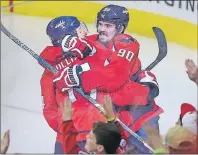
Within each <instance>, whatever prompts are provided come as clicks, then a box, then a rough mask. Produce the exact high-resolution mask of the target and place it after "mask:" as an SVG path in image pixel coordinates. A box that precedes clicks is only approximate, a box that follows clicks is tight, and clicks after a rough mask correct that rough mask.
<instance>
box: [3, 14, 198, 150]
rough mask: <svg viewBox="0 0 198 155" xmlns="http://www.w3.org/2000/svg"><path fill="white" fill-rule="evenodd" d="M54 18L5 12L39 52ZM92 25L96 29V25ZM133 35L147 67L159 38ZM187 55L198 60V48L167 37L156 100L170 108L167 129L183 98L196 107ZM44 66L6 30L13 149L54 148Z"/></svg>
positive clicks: (6, 93) (9, 24)
mask: <svg viewBox="0 0 198 155" xmlns="http://www.w3.org/2000/svg"><path fill="white" fill-rule="evenodd" d="M50 20H51V18H39V17H28V16H21V15H11V14H3V16H2V22H3V24H4V25H5V26H6V28H7V29H8V30H9V31H10V32H11V33H13V34H14V35H15V36H16V37H18V38H19V39H20V40H21V41H22V42H24V43H25V44H26V45H27V46H28V47H30V48H31V49H33V50H34V51H35V52H36V53H38V54H39V53H40V52H41V51H42V50H43V49H44V48H45V47H46V46H47V45H49V44H50V41H49V38H48V37H47V35H46V33H45V28H46V25H47V23H48V22H49V21H50ZM140 26H141V25H140ZM88 27H89V30H90V31H91V32H92V33H94V32H95V28H94V25H88ZM151 31H152V30H151ZM132 35H133V36H134V37H135V38H136V39H137V40H138V41H139V42H140V44H141V50H140V58H141V60H142V64H143V67H146V66H147V65H148V64H149V63H151V62H152V61H153V60H154V59H155V57H156V55H157V53H158V47H157V42H156V39H149V38H146V37H142V36H138V35H136V34H132ZM175 35H177V34H175ZM186 37H189V36H186ZM187 58H191V59H193V60H194V61H195V62H196V63H197V61H196V59H197V52H196V50H192V49H189V48H186V47H183V46H180V45H177V44H174V43H170V42H168V55H167V57H166V58H165V59H164V60H163V61H162V62H161V63H160V64H159V65H158V66H157V67H155V68H154V69H153V70H152V71H153V72H154V73H155V74H156V76H157V78H158V81H159V85H160V95H159V97H158V98H157V100H156V102H157V104H158V105H160V106H161V107H162V108H163V109H164V111H165V112H164V113H163V114H162V115H161V118H160V130H161V134H163V135H164V134H165V133H166V132H167V130H168V128H170V127H171V126H173V125H174V123H175V122H176V121H177V119H178V116H179V111H180V105H181V104H182V103H185V102H187V103H192V104H193V105H194V106H196V107H197V86H196V85H195V84H194V83H193V82H191V81H190V80H189V79H188V77H187V75H186V72H185V70H186V69H185V65H184V61H185V59H187ZM42 72H43V68H42V67H41V66H40V65H39V64H38V63H37V61H36V60H35V59H34V58H33V57H32V56H31V55H29V54H28V53H27V52H26V51H24V50H23V49H21V48H20V47H19V46H17V45H16V44H15V43H14V42H13V41H11V40H10V39H9V38H8V37H7V36H5V35H4V34H3V33H1V135H3V133H4V132H5V131H6V130H7V129H10V133H11V143H10V148H9V150H8V153H53V150H54V142H55V136H56V135H55V133H54V132H53V130H52V129H51V128H50V127H49V126H48V125H47V123H46V121H45V120H44V118H43V115H42V100H41V94H40V81H39V80H40V77H41V75H42Z"/></svg>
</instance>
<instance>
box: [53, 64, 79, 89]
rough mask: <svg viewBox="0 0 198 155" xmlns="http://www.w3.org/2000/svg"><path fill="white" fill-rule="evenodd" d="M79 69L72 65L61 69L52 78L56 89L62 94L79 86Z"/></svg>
mask: <svg viewBox="0 0 198 155" xmlns="http://www.w3.org/2000/svg"><path fill="white" fill-rule="evenodd" d="M81 70H82V69H81V67H80V66H78V65H74V66H71V67H66V68H63V69H61V70H60V71H59V72H58V73H57V74H56V75H55V76H54V78H53V82H55V83H56V87H57V88H58V89H59V90H61V91H62V92H64V91H66V90H69V89H70V88H72V87H77V86H79V85H80V78H79V77H80V76H79V75H80V72H81Z"/></svg>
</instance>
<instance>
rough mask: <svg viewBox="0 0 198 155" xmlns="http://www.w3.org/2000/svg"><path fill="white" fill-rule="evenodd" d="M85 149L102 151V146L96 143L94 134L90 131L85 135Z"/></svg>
mask: <svg viewBox="0 0 198 155" xmlns="http://www.w3.org/2000/svg"><path fill="white" fill-rule="evenodd" d="M85 149H86V151H87V152H102V151H103V146H101V145H98V144H96V136H95V135H94V134H93V132H92V131H91V132H90V133H89V134H88V135H87V139H86V144H85Z"/></svg>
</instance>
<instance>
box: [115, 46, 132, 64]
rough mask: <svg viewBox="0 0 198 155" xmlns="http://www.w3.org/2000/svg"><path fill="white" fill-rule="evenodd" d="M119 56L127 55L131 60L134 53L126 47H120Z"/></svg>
mask: <svg viewBox="0 0 198 155" xmlns="http://www.w3.org/2000/svg"><path fill="white" fill-rule="evenodd" d="M117 55H118V56H119V57H125V58H126V59H127V60H128V61H129V62H131V60H132V59H133V56H134V53H133V52H131V51H127V50H125V49H120V50H119V51H118V54H117Z"/></svg>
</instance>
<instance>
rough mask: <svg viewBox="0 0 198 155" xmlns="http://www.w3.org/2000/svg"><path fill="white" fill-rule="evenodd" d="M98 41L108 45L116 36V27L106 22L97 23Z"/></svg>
mask: <svg viewBox="0 0 198 155" xmlns="http://www.w3.org/2000/svg"><path fill="white" fill-rule="evenodd" d="M97 29H98V33H99V41H100V42H102V43H108V42H109V41H110V40H111V39H113V37H114V36H115V35H116V34H117V30H116V25H115V24H112V23H108V22H103V21H99V22H98V27H97Z"/></svg>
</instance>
